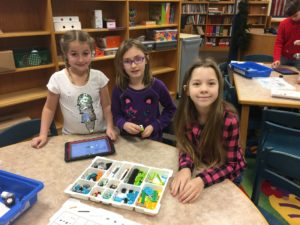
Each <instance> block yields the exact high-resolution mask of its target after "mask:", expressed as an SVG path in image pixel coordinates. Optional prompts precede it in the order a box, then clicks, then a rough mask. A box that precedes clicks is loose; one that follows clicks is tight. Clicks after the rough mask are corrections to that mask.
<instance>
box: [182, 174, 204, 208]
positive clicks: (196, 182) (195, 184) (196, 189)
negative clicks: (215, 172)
mask: <svg viewBox="0 0 300 225" xmlns="http://www.w3.org/2000/svg"><path fill="white" fill-rule="evenodd" d="M203 189H204V183H203V180H202V179H201V178H200V177H195V178H193V179H191V180H189V181H188V182H187V183H186V185H185V187H184V189H183V190H182V191H181V192H180V194H179V196H178V199H179V201H180V202H182V203H183V204H185V203H191V202H194V201H195V200H196V199H197V198H198V197H199V196H200V194H201V192H202V191H203Z"/></svg>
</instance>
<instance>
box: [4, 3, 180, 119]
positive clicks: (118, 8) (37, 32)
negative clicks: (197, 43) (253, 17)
mask: <svg viewBox="0 0 300 225" xmlns="http://www.w3.org/2000/svg"><path fill="white" fill-rule="evenodd" d="M153 3H156V4H157V3H160V4H167V3H168V4H170V5H172V7H173V9H172V10H173V11H172V12H173V14H172V20H170V21H167V22H165V23H161V24H155V25H143V21H147V20H150V16H151V15H150V13H149V10H150V8H151V7H152V4H153ZM95 9H99V10H102V14H103V18H109V19H111V18H112V19H114V20H115V21H116V28H114V29H108V28H101V29H95V28H93V26H92V14H93V10H95ZM112 9H113V10H112ZM131 9H134V10H135V12H136V16H135V18H134V19H135V24H134V26H132V24H130V15H129V13H130V10H131ZM180 12H181V4H180V0H169V1H166V0H160V1H156V0H154V1H153V0H152V1H151V0H149V1H147V0H102V1H98V0H88V1H86V0H76V1H74V0H39V1H36V0H2V1H0V30H2V32H3V33H0V51H4V50H14V49H25V48H27V49H28V48H29V49H30V48H35V47H37V46H38V47H44V48H47V49H48V50H49V52H50V60H49V63H47V64H44V65H39V66H28V67H23V68H16V70H15V71H9V72H0V80H1V82H0V118H4V117H7V115H11V116H12V117H14V115H18V116H20V117H30V118H40V116H41V112H42V107H43V106H44V103H45V100H46V97H47V89H46V84H47V83H48V80H49V78H50V76H51V75H52V74H53V73H54V72H55V71H58V70H60V69H62V68H63V67H64V63H63V61H62V57H61V54H60V49H59V45H58V43H59V39H60V37H61V35H63V33H64V32H62V31H55V30H54V26H53V19H52V17H54V16H78V17H79V19H80V22H81V28H82V30H85V31H86V32H88V33H89V34H90V35H91V36H93V37H94V38H95V39H97V38H98V37H106V36H120V37H121V41H122V40H125V39H127V38H137V37H139V36H146V35H147V33H148V32H149V31H151V30H154V29H177V30H178V34H179V30H180ZM178 39H179V38H177V41H175V42H176V44H177V46H178V43H179V41H178ZM177 46H176V45H175V46H174V47H172V48H167V49H160V50H151V52H150V62H151V67H152V72H153V75H154V76H155V77H157V78H159V79H161V80H162V81H164V82H165V84H166V85H167V87H168V89H169V91H170V93H171V95H172V96H173V97H175V96H176V94H177V75H178V54H179V52H178V47H177ZM92 67H93V68H95V69H99V70H101V71H103V72H104V73H105V74H106V75H107V77H108V78H109V79H110V82H109V90H110V91H111V90H112V88H113V87H114V85H115V69H114V55H105V56H100V57H95V58H94V60H93V63H92ZM0 121H1V120H0ZM56 122H57V124H61V123H62V118H61V116H60V113H57V115H56Z"/></svg>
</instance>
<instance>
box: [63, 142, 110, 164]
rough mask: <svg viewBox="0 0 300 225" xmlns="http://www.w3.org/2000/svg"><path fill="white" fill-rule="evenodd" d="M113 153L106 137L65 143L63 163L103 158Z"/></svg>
mask: <svg viewBox="0 0 300 225" xmlns="http://www.w3.org/2000/svg"><path fill="white" fill-rule="evenodd" d="M114 153H115V148H114V145H113V143H112V141H111V140H110V139H109V138H108V137H107V136H102V137H97V138H92V139H84V140H79V141H71V142H67V143H65V161H66V162H71V161H75V160H80V159H87V158H93V157H95V156H105V155H111V154H114Z"/></svg>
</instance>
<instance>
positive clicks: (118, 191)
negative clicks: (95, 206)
mask: <svg viewBox="0 0 300 225" xmlns="http://www.w3.org/2000/svg"><path fill="white" fill-rule="evenodd" d="M172 174H173V171H172V170H169V169H162V168H155V167H150V166H146V165H143V164H137V163H132V162H128V161H117V160H111V159H109V158H105V157H100V156H97V157H95V158H94V160H93V161H92V163H91V164H90V165H89V166H88V167H87V168H86V169H85V170H84V171H83V173H82V174H81V175H80V176H79V177H78V178H77V179H76V180H75V181H74V182H73V183H72V184H70V185H69V186H68V187H67V188H66V189H65V193H67V194H68V195H70V196H72V197H75V198H80V199H85V200H90V201H94V202H100V203H103V204H108V205H112V206H114V207H119V208H124V209H128V210H135V211H137V212H140V213H145V214H149V215H156V214H157V213H158V212H159V209H160V206H161V200H162V197H163V194H164V192H165V189H166V187H167V184H168V181H169V179H170V177H171V176H172Z"/></svg>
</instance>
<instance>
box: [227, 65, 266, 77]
mask: <svg viewBox="0 0 300 225" xmlns="http://www.w3.org/2000/svg"><path fill="white" fill-rule="evenodd" d="M229 66H230V68H232V69H233V71H234V72H236V73H238V74H240V75H243V76H245V77H248V78H252V77H269V76H270V74H271V72H272V69H271V68H269V67H267V66H263V65H260V64H258V63H255V62H237V61H232V62H231V63H230V64H229Z"/></svg>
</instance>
